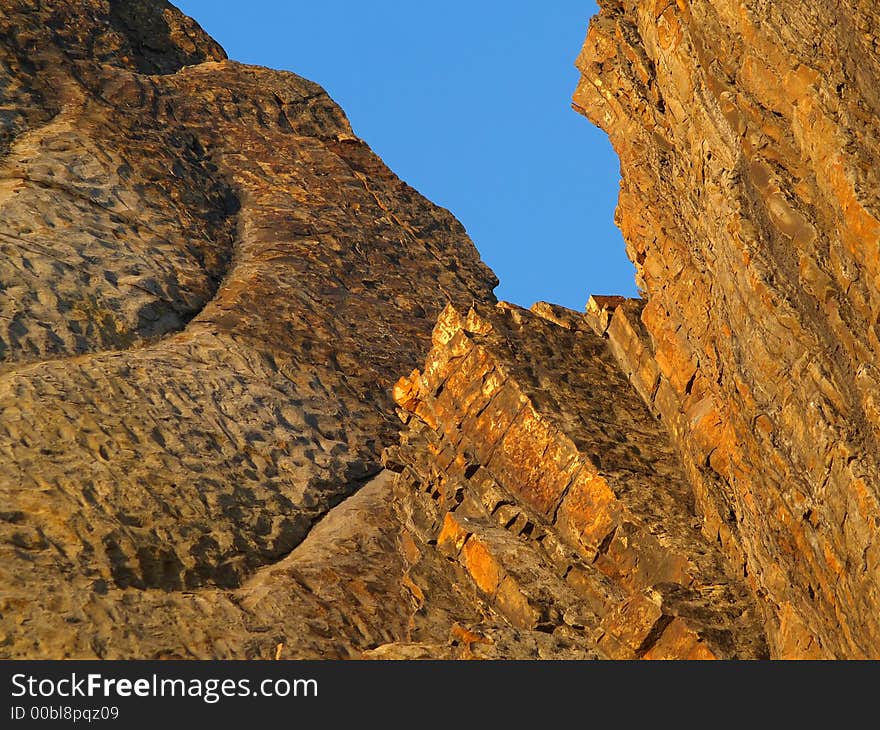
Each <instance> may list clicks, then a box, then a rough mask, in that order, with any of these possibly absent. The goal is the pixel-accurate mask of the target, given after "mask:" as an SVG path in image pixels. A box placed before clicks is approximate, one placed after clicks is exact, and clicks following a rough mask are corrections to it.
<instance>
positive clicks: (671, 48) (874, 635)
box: [574, 0, 880, 657]
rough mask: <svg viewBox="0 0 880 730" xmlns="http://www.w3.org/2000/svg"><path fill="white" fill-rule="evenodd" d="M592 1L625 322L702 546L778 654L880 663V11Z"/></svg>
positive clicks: (580, 97) (596, 87) (591, 68)
mask: <svg viewBox="0 0 880 730" xmlns="http://www.w3.org/2000/svg"><path fill="white" fill-rule="evenodd" d="M600 4H601V6H602V11H601V13H600V15H599V16H597V17H596V18H594V19H593V21H592V22H591V25H590V30H589V34H588V36H587V40H586V43H585V45H584V49H583V51H582V53H581V55H580V57H579V58H578V62H577V65H578V67H579V68H580V70H581V72H582V79H581V82H580V84H579V86H578V88H577V91H576V92H575V95H574V104H575V107H576V108H577V109H578V110H580V111H582V112H583V113H585V114H586V115H587V116H588V117H589V118H590V119H591V120H592V121H594V122H595V123H596V124H598V125H599V126H600V127H602V128H603V129H604V130H606V131H607V132H608V134H609V136H610V138H611V141H612V143H613V144H614V147H615V149H616V150H617V152H618V154H619V156H620V160H621V171H622V177H623V181H622V184H621V194H620V201H619V205H618V210H617V221H618V223H619V225H620V227H621V229H622V230H623V233H624V237H625V239H626V241H627V249H628V252H629V254H630V257H631V258H632V259H633V261H634V262H635V263H636V267H637V271H638V280H639V283H640V286H641V288H642V289H643V291H644V293H645V297H646V299H647V302H646V304H645V306H644V310H643V311H642V312H641V315H640V317H639V316H636V315H635V313H634V312H632V313H626V317H625V318H626V319H627V321H628V322H629V323H630V326H631V329H632V332H633V333H638V332H641V331H642V328H644V332H645V334H646V335H647V337H646V338H645V339H644V340H643V341H642V342H643V345H640V346H639V347H641V349H642V351H643V352H645V353H650V355H648V356H647V360H653V362H655V363H656V367H655V369H656V374H653V375H651V376H650V378H655V379H654V381H653V382H652V383H651V384H650V385H649V384H648V383H647V382H646V383H644V385H645V387H647V388H648V390H651V391H652V392H650V393H648V394H647V395H649V397H650V399H651V401H652V403H653V405H654V407H655V408H656V411H657V413H659V414H662V416H663V419H664V421H665V422H666V423H667V424H668V425H669V426H670V428H671V430H672V433H673V436H674V439H675V441H676V443H677V444H678V446H679V449H680V451H681V454H682V456H683V461H684V462H685V463H686V464H687V468H688V474H689V477H690V479H691V482H692V484H693V487H694V492H695V495H696V498H697V504H698V508H699V511H700V513H701V515H702V517H703V520H704V527H703V529H704V532H705V534H706V536H707V537H708V538H709V539H712V540H716V539H717V540H720V541H721V543H723V545H724V546H725V550H726V552H727V553H728V555H729V556H730V558H731V559H732V560H733V561H734V562H735V563H737V564H738V565H739V566H740V567H739V570H740V571H741V572H742V573H743V574H744V575H745V576H746V579H747V580H748V582H749V584H750V586H751V588H752V590H753V592H754V594H755V595H756V596H757V597H758V599H759V601H760V603H761V605H762V610H763V612H764V615H765V617H766V621H767V624H768V630H769V637H770V641H771V646H772V650H773V655H774V656H777V657H877V656H878V655H880V612H878V611H877V606H878V598H880V594H878V582H880V539H878V535H880V531H878V526H880V501H878V496H880V494H878V484H880V463H878V459H880V456H878V455H880V449H878V429H880V410H878V393H880V369H878V365H880V340H878V330H877V319H878V312H880V287H878V281H880V279H878V274H880V247H878V241H880V180H878V177H877V171H878V169H880V165H878V162H880V148H878V139H880V138H878V135H877V128H878V127H877V124H878V122H877V120H878V112H880V97H878V93H877V89H878V88H880V85H878V80H880V53H878V38H880V13H878V10H877V7H876V5H875V4H873V3H870V2H863V1H861V0H852V1H851V2H840V3H837V2H834V3H832V2H813V3H806V4H805V3H801V2H795V1H794V0H780V1H779V2H772V3H771V2H764V1H763V0H745V1H743V2H740V1H739V0H737V2H728V1H727V0H687V2H685V1H684V0H675V1H674V2H672V1H666V0H662V1H658V2H653V1H650V2H649V1H645V0H639V1H635V0H602V1H601V3H600ZM639 319H640V322H639V321H637V320H639ZM614 320H617V316H616V315H615V317H614ZM612 326H614V325H612ZM621 326H623V325H622V324H621ZM634 342H635V340H633V343H634ZM630 354H634V351H631V352H630ZM630 367H633V368H635V367H637V365H636V363H635V361H631V362H630ZM639 367H640V366H639ZM647 367H648V369H650V368H651V367H652V366H650V365H648V366H647ZM655 376H656V377H655ZM650 378H649V379H650Z"/></svg>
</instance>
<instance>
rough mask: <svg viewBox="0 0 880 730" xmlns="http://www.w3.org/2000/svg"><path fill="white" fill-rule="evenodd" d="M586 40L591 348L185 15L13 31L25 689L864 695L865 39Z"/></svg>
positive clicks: (146, 8) (653, 10)
mask: <svg viewBox="0 0 880 730" xmlns="http://www.w3.org/2000/svg"><path fill="white" fill-rule="evenodd" d="M602 5H603V8H602V13H601V14H600V15H599V16H598V17H597V18H596V19H594V20H593V22H592V24H591V26H590V31H589V35H588V37H587V42H586V45H585V48H584V50H583V52H582V54H581V56H580V57H579V59H578V65H579V67H580V68H581V70H582V72H583V78H582V81H581V83H580V85H579V87H578V89H577V91H576V93H575V105H576V107H577V108H578V109H579V110H581V111H583V112H585V113H586V114H587V115H588V116H590V118H591V119H593V120H594V121H595V122H596V123H598V124H599V125H600V126H602V127H603V128H605V129H606V130H607V131H608V133H609V135H610V136H611V138H612V141H613V142H614V144H615V146H616V148H617V150H618V152H619V154H620V157H621V165H622V170H623V184H622V189H621V198H620V205H619V208H618V219H619V222H620V225H621V228H622V229H623V231H624V235H625V237H626V240H627V246H628V250H629V253H630V255H631V256H632V258H633V260H634V261H635V262H636V265H637V267H638V277H639V282H640V285H641V287H642V289H643V291H644V293H645V297H646V298H645V299H644V300H627V299H624V298H622V297H613V296H594V297H591V298H590V300H589V302H588V304H587V308H586V311H585V312H583V313H579V312H573V311H570V310H566V309H563V308H561V307H557V306H554V305H551V304H547V303H539V304H536V305H535V306H534V307H532V309H531V310H524V309H521V308H519V307H516V306H513V305H510V304H507V303H500V304H496V303H495V299H494V297H493V295H492V289H493V287H494V286H495V284H496V283H497V282H496V279H495V277H494V276H493V274H492V273H491V272H490V271H489V270H488V269H487V268H486V267H485V266H484V265H483V264H482V262H481V261H480V259H479V256H478V254H477V252H476V250H475V249H474V247H473V245H472V243H471V242H470V240H469V239H468V238H467V236H466V234H465V232H464V230H463V229H462V227H461V226H460V224H458V223H457V222H456V221H455V219H454V218H453V217H452V216H451V215H450V214H449V213H448V212H447V211H444V210H442V209H439V208H437V207H436V206H433V205H432V204H431V203H429V202H428V201H426V200H425V199H424V198H422V197H421V196H420V195H418V193H416V192H415V191H414V190H412V189H411V188H409V187H408V186H406V185H405V184H404V183H402V182H401V181H400V180H398V179H397V178H396V177H394V175H393V174H392V173H391V172H390V171H389V170H388V169H387V168H386V167H385V166H384V165H383V164H382V162H381V161H380V160H379V159H378V158H377V157H376V156H375V155H374V154H373V153H372V152H371V151H370V150H369V148H368V147H367V146H366V145H365V144H364V143H363V142H362V141H361V140H359V139H358V138H357V137H356V136H355V135H354V134H353V133H352V130H351V128H350V127H349V125H348V122H347V121H346V119H345V117H344V115H343V113H342V111H341V110H340V109H339V108H338V107H337V106H336V105H335V104H334V103H333V102H332V101H331V100H330V99H329V97H328V96H327V95H326V94H325V93H324V92H323V91H322V90H321V89H320V88H319V87H318V86H316V85H315V84H312V83H311V82H308V81H306V80H304V79H302V78H300V77H298V76H295V75H293V74H290V73H282V72H275V71H269V70H267V69H263V68H256V67H249V66H243V65H241V64H237V63H234V62H231V61H228V60H227V59H226V57H225V54H224V53H223V51H222V49H221V48H220V47H219V46H218V45H217V44H216V43H215V42H214V41H212V40H211V39H210V38H208V37H207V36H206V35H205V34H204V32H203V31H202V30H201V29H200V28H199V27H198V25H197V24H196V23H195V22H194V21H192V20H191V19H189V18H187V17H185V16H183V15H182V14H181V13H180V12H178V11H177V10H176V9H175V8H173V7H172V6H171V5H169V4H167V3H165V2H163V1H162V0H113V1H112V2H109V1H108V0H57V1H56V0H53V2H51V3H50V2H43V1H41V0H10V1H9V2H5V3H4V5H3V8H2V9H0V246H2V257H0V500H2V504H0V656H2V657H4V658H6V657H29V658H63V657H82V658H86V657H106V658H178V657H187V658H254V657H260V658H270V657H275V658H292V657H295V658H316V657H324V658H357V657H361V658H372V659H391V658H462V659H465V658H570V659H594V658H612V659H614V658H620V659H634V658H645V659H675V658H679V659H729V658H740V659H755V658H765V657H768V656H772V657H878V656H880V618H878V617H880V613H878V611H877V607H878V605H880V596H878V578H880V567H878V566H880V544H878V538H877V536H878V527H880V503H878V491H877V485H878V483H880V482H878V476H880V473H878V467H880V464H878V453H880V451H878V449H877V446H878V436H880V434H878V429H880V382H878V379H880V362H878V359H880V339H878V337H880V329H878V313H880V284H878V282H880V278H878V275H880V218H878V211H880V206H878V200H877V197H878V190H880V188H878V184H877V182H878V181H877V179H876V176H877V169H878V167H877V164H876V163H877V162H878V144H880V143H878V136H877V134H876V132H877V129H878V126H877V125H878V122H877V120H878V111H880V109H878V105H880V96H878V91H877V89H878V88H880V85H878V83H877V82H878V81H880V74H878V70H880V69H878V53H877V43H878V37H880V29H878V20H880V15H878V13H877V11H876V10H875V9H874V8H873V7H872V4H871V3H868V2H856V0H852V1H851V2H849V3H843V4H840V3H836V4H832V3H830V2H828V3H825V2H817V3H813V4H811V5H810V6H809V7H803V6H802V4H801V3H795V2H793V0H777V1H776V2H773V3H772V4H771V3H769V2H762V1H760V0H746V2H737V3H731V2H727V0H689V2H685V1H684V0H675V1H673V0H667V1H666V2H654V1H653V0H638V1H636V0H632V1H630V0H605V2H603V3H602ZM413 368H417V369H413ZM407 372H409V373H411V374H410V375H408V376H405V377H402V378H401V377H400V376H401V375H402V374H404V373H407ZM395 403H396V406H395ZM401 421H402V425H401Z"/></svg>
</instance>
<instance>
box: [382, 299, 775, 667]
mask: <svg viewBox="0 0 880 730" xmlns="http://www.w3.org/2000/svg"><path fill="white" fill-rule="evenodd" d="M534 310H535V312H529V311H526V310H523V309H520V308H518V307H515V306H513V305H508V304H505V303H502V304H501V305H498V307H496V308H491V309H490V308H484V307H475V308H472V309H470V310H469V311H468V312H466V313H465V312H458V311H457V310H455V309H454V308H453V307H451V306H450V307H447V308H446V310H444V312H443V314H442V315H441V317H440V320H439V322H438V325H437V327H436V328H435V330H434V337H433V343H434V348H433V349H432V350H431V352H430V354H429V355H428V358H427V360H426V363H425V366H424V369H423V370H421V371H419V370H416V371H414V372H413V373H412V375H410V376H409V377H407V378H403V379H401V380H400V381H399V382H398V384H397V385H396V386H395V391H394V395H395V399H396V400H397V402H398V404H399V405H400V406H401V415H402V417H403V418H404V420H405V421H407V422H408V423H409V428H408V430H407V431H405V432H404V434H403V436H402V442H401V445H400V447H398V448H397V449H394V450H390V451H389V453H388V454H387V455H386V463H388V464H389V465H393V466H392V468H396V469H397V470H399V471H400V476H399V477H398V483H399V485H404V486H406V487H408V488H409V489H410V490H411V491H412V492H413V493H412V494H411V496H410V497H409V499H401V502H402V504H404V505H405V510H404V513H405V523H404V525H405V529H406V531H407V532H408V533H411V534H412V535H413V541H414V542H415V543H416V544H418V545H419V546H421V547H420V549H421V550H431V547H430V546H432V545H435V544H436V550H438V551H440V552H441V553H443V554H444V555H446V556H447V558H448V559H449V560H451V561H452V562H453V563H454V564H455V566H456V569H457V570H458V571H459V572H460V574H461V575H462V576H463V580H468V579H469V580H470V581H472V582H473V583H474V584H475V585H476V586H477V588H478V591H479V593H480V595H481V596H482V597H483V599H484V600H486V601H488V602H489V604H490V605H491V606H493V607H494V609H495V610H496V611H497V612H498V613H500V614H501V615H503V616H504V617H505V618H506V619H507V621H508V622H509V623H511V624H512V625H514V626H516V627H519V628H520V629H523V630H528V631H544V632H547V633H548V634H551V635H552V636H554V637H565V638H567V640H568V641H570V642H573V643H577V644H581V645H583V646H586V647H592V648H594V650H595V651H596V652H597V653H598V655H599V656H605V657H610V658H625V659H634V658H688V659H693V658H703V659H704V658H735V657H736V658H758V657H762V656H766V653H767V646H766V640H765V637H764V634H763V629H762V627H761V624H760V620H759V616H758V613H757V610H756V608H755V605H754V602H753V599H752V597H751V596H750V594H749V592H748V590H747V588H746V586H745V584H744V582H743V581H742V579H741V577H737V576H735V575H733V574H732V573H731V571H730V569H729V567H728V564H727V562H726V560H725V558H724V555H723V552H722V550H721V549H720V546H719V545H718V544H717V543H715V542H714V541H709V540H706V539H705V538H704V537H703V535H702V534H701V532H700V522H699V520H697V518H696V514H695V512H694V502H693V495H692V493H691V489H690V486H689V483H688V481H687V479H686V478H685V473H684V471H683V469H682V466H681V464H680V462H679V460H678V458H677V455H676V453H675V450H674V448H673V447H672V445H671V444H670V442H669V439H668V436H667V434H666V432H665V431H664V429H663V427H662V424H660V423H659V422H658V420H657V419H656V418H654V417H653V416H652V415H651V413H650V412H649V411H648V409H647V408H646V407H645V405H644V403H642V401H641V400H640V398H639V396H638V394H637V393H636V391H635V390H634V389H633V388H632V387H631V386H630V384H629V382H628V380H627V378H626V376H625V375H624V373H623V372H622V371H621V370H620V369H619V368H618V366H617V362H616V361H615V358H614V356H613V354H612V352H611V351H610V350H609V348H608V347H607V345H606V342H605V340H603V339H602V338H601V337H599V336H597V335H596V334H594V332H593V331H592V329H591V328H590V325H589V322H588V320H587V318H586V317H585V316H583V315H581V314H578V313H576V312H572V311H569V310H564V309H562V308H560V307H554V306H552V305H548V304H543V303H542V304H539V305H536V306H535V308H534ZM423 590H424V593H425V595H426V600H427V601H430V598H431V593H430V587H426V588H424V589H423Z"/></svg>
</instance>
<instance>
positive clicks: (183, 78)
mask: <svg viewBox="0 0 880 730" xmlns="http://www.w3.org/2000/svg"><path fill="white" fill-rule="evenodd" d="M0 89H2V90H3V91H2V94H3V96H2V109H3V115H2V121H3V126H2V151H3V153H4V154H3V156H2V158H0V245H2V249H3V250H2V253H3V255H2V260H0V357H2V365H0V414H2V415H0V454H2V456H0V501H2V513H0V616H2V619H0V633H2V637H0V647H2V648H0V651H2V654H3V655H4V656H30V657H50V656H51V657H63V656H96V655H97V656H111V655H115V656H120V655H126V656H157V655H174V656H244V655H258V654H259V652H264V651H266V649H265V646H264V645H265V643H266V641H265V629H261V628H255V627H254V626H241V625H233V624H234V621H233V619H232V618H229V617H222V618H220V617H221V615H222V614H223V612H224V611H225V610H226V609H225V608H223V606H226V605H227V604H229V601H228V599H227V598H224V597H223V596H225V595H226V594H225V593H223V592H222V591H220V592H218V591H217V590H215V589H224V590H234V589H236V588H239V587H240V586H241V585H242V584H243V582H244V581H245V580H246V579H247V578H249V577H252V576H253V575H254V573H255V571H257V570H258V569H259V568H260V567H261V566H265V565H269V564H275V563H276V562H277V561H278V560H279V559H281V558H283V557H284V556H285V555H287V554H288V553H290V551H291V550H292V549H293V548H294V547H295V546H297V545H298V544H299V543H300V541H301V540H302V539H303V537H304V536H305V535H306V534H307V532H308V531H309V529H310V526H311V525H312V524H313V523H314V522H315V521H316V520H317V519H318V518H319V517H321V516H322V515H323V514H325V513H326V512H327V510H328V509H329V508H331V507H332V506H333V505H335V504H337V503H338V502H339V501H340V500H342V499H344V498H345V497H347V496H349V495H351V494H352V493H353V492H354V491H356V490H357V488H358V487H359V486H361V485H362V484H363V483H364V482H365V481H367V480H369V479H370V478H371V477H372V476H374V475H375V474H377V473H378V472H379V470H380V469H381V466H380V463H379V458H380V454H381V450H382V448H383V447H384V446H386V445H388V444H389V443H392V442H393V441H394V440H395V439H396V436H397V426H396V425H395V421H396V419H395V417H394V413H393V404H392V401H391V399H390V388H391V385H392V383H393V382H394V380H396V379H397V377H399V374H400V373H401V372H405V371H408V370H409V369H411V368H412V367H414V366H415V365H417V364H418V363H419V362H420V361H421V359H422V358H423V357H424V354H425V352H426V351H427V349H428V345H429V337H430V332H431V328H432V326H433V324H434V321H435V319H436V317H437V314H438V313H439V312H440V311H441V310H442V309H443V307H444V306H445V305H446V304H447V303H449V302H455V303H456V304H457V306H469V305H470V304H471V303H472V302H473V301H494V300H493V297H492V292H491V290H492V287H493V286H494V285H495V283H496V280H495V278H494V276H493V275H492V273H491V272H490V271H489V270H488V269H487V268H486V267H485V266H484V265H483V264H482V263H481V261H480V260H479V257H478V255H477V252H476V250H475V249H474V247H473V245H472V244H471V242H470V240H469V239H468V238H467V236H466V235H465V233H464V230H463V229H462V227H461V225H460V224H459V223H458V222H457V221H456V220H455V219H454V218H453V217H452V216H451V215H450V214H449V213H448V212H446V211H445V210H442V209H439V208H437V207H436V206H434V205H432V204H430V203H429V202H428V201H426V200H425V199H424V198H422V197H421V196H420V195H418V193H416V192H415V191H414V190H412V189H411V188H409V187H408V186H407V185H405V184H404V183H402V182H401V181H400V180H398V179H397V178H396V177H395V176H394V175H393V174H392V173H391V172H390V171H389V170H388V169H387V168H386V167H385V166H384V165H383V164H382V163H381V161H380V160H379V159H378V158H377V157H376V156H375V155H374V154H373V153H372V152H371V151H370V150H369V148H368V147H367V146H366V145H365V144H364V143H363V142H362V141H361V140H359V139H358V138H357V137H356V136H355V135H354V134H353V133H352V130H351V128H350V127H349V124H348V122H347V121H346V119H345V117H344V115H343V113H342V111H341V110H340V109H339V108H338V107H337V106H336V105H335V104H334V103H333V102H332V101H331V100H330V99H329V97H328V96H327V95H326V94H325V93H324V92H323V90H322V89H320V88H319V87H318V86H316V85H315V84H313V83H311V82H308V81H306V80H304V79H301V78H299V77H298V76H295V75H294V74H290V73H283V72H275V71H269V70H267V69H262V68H254V67H248V66H243V65H241V64H237V63H234V62H230V61H227V60H225V59H224V54H223V52H222V51H221V50H220V48H219V47H218V46H217V44H216V43H214V42H213V41H212V40H210V39H209V38H208V37H207V36H206V35H205V34H204V33H203V32H202V31H201V30H200V29H199V28H198V26H197V25H196V24H195V23H194V22H193V21H192V20H190V19H189V18H186V17H185V16H183V15H181V14H180V13H179V12H178V11H177V10H176V9H174V8H172V7H171V6H170V5H168V4H167V3H162V2H147V1H138V0H125V1H120V2H116V1H115V0H114V2H112V3H110V2H106V1H101V0H69V1H66V2H51V3H44V2H29V1H26V0H20V1H18V0H17V1H16V2H12V3H5V4H4V5H3V8H2V10H0ZM361 567H362V566H361ZM280 590H282V591H283V590H286V589H284V588H281V589H280ZM221 598H222V600H221ZM269 603H270V602H269V601H268V600H264V601H262V602H261V604H260V605H261V606H267V605H269ZM230 605H231V604H230ZM160 606H164V607H165V608H164V609H160V608H159V607H160ZM218 606H219V607H218ZM233 607H234V608H235V611H234V612H233V613H235V615H236V616H238V615H240V613H241V612H240V610H239V609H238V608H237V607H235V606H233ZM231 610H232V609H231V608H230V611H231ZM260 610H262V609H261V608H259V607H258V608H255V609H253V611H250V612H249V613H248V614H247V615H249V616H251V618H250V619H249V620H250V622H251V623H252V624H259V623H260V619H259V618H255V617H256V616H259V615H261V614H260ZM193 611H194V612H195V613H193ZM291 613H294V614H295V611H294V609H291ZM203 614H212V615H215V618H214V619H210V618H206V619H204V620H202V619H200V618H193V616H196V617H198V616H201V615H203ZM230 615H232V614H230ZM235 620H238V619H235ZM186 621H190V623H191V624H192V625H189V626H188V628H187V629H186V630H180V631H179V633H178V634H177V635H176V636H175V635H174V633H173V632H172V633H168V630H166V628H165V627H170V626H176V627H178V628H179V627H180V625H181V624H182V623H185V622H186ZM162 622H165V623H164V626H163V624H162ZM218 622H219V624H218ZM215 624H217V625H220V626H222V627H223V628H220V629H217V631H213V630H211V629H210V626H212V625H215ZM35 627H38V628H36V629H35ZM301 633H303V632H301ZM166 637H167V638H166ZM316 641H317V640H316ZM218 642H219V643H218ZM249 642H250V643H249Z"/></svg>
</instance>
